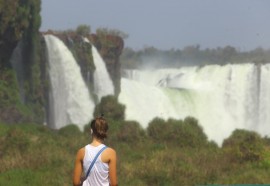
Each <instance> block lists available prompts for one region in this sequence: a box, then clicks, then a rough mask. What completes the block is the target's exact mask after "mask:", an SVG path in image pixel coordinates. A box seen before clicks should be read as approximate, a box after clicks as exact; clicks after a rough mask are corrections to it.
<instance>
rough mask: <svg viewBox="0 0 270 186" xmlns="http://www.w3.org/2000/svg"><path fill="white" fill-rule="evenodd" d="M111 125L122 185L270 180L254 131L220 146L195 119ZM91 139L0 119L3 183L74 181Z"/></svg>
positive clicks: (266, 156)
mask: <svg viewBox="0 0 270 186" xmlns="http://www.w3.org/2000/svg"><path fill="white" fill-rule="evenodd" d="M112 125H114V126H112ZM110 128H111V129H113V130H111V133H110V136H109V138H108V139H107V140H106V144H107V145H109V146H112V147H113V148H115V149H116V151H117V154H118V179H119V185H129V186H138V185H140V186H148V185H166V186H170V185H171V186H173V185H176V186H178V185H217V184H266V183H270V177H269V175H270V149H269V139H266V138H261V137H260V136H259V135H258V134H256V133H254V132H250V131H245V130H236V131H234V132H233V133H232V135H231V136H230V137H229V138H227V139H226V140H225V141H224V143H223V145H222V147H218V146H217V145H216V144H214V143H213V142H209V141H208V140H207V138H206V136H205V134H204V133H203V131H202V129H201V128H200V126H199V125H198V122H197V120H195V119H194V118H186V119H185V120H183V121H176V120H168V121H164V120H161V119H158V118H156V119H154V120H153V121H152V122H151V123H150V125H149V127H148V128H147V129H142V128H141V127H140V125H139V124H138V123H136V122H133V121H111V122H110ZM89 141H90V135H89V133H88V132H87V131H84V132H81V131H80V130H79V129H78V127H77V126H75V125H69V126H66V127H64V128H62V129H60V130H52V129H48V128H47V127H45V126H42V125H35V124H17V125H6V124H1V123H0V165H1V166H0V185H14V186H16V185H20V186H24V185H28V186H29V185H43V186H46V185H54V186H57V185H59V186H65V185H72V171H73V163H74V158H75V155H76V152H77V150H78V149H79V148H80V147H82V146H84V145H86V144H87V143H88V142H89Z"/></svg>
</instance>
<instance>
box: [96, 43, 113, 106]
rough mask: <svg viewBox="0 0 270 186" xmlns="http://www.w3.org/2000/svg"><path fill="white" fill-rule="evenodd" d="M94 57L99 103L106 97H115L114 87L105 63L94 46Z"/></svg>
mask: <svg viewBox="0 0 270 186" xmlns="http://www.w3.org/2000/svg"><path fill="white" fill-rule="evenodd" d="M92 55H93V59H94V64H95V67H96V70H95V72H94V92H95V94H96V95H97V96H98V101H100V100H101V98H102V97H104V96H107V95H114V86H113V83H112V80H111V78H110V76H109V73H108V71H107V68H106V66H105V63H104V61H103V59H102V58H101V56H100V55H99V53H98V51H97V49H96V47H95V46H94V45H92Z"/></svg>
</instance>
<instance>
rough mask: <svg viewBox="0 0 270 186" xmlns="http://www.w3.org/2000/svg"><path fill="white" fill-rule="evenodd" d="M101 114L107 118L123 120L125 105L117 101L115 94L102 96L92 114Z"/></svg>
mask: <svg viewBox="0 0 270 186" xmlns="http://www.w3.org/2000/svg"><path fill="white" fill-rule="evenodd" d="M101 114H103V115H104V117H105V118H106V119H108V120H115V121H123V120H124V116H125V106H124V105H122V104H120V103H118V101H117V98H116V97H115V96H106V97H103V98H102V99H101V101H100V103H99V104H98V105H97V106H96V108H95V112H94V115H95V116H100V115H101Z"/></svg>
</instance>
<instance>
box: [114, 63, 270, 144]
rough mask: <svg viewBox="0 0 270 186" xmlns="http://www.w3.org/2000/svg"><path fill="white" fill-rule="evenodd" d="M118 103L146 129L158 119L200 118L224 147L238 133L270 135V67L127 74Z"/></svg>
mask: <svg viewBox="0 0 270 186" xmlns="http://www.w3.org/2000/svg"><path fill="white" fill-rule="evenodd" d="M125 74H126V78H122V80H121V93H120V95H119V102H121V103H122V104H124V105H126V119H127V120H136V121H138V122H139V123H141V125H142V126H143V127H144V128H146V127H147V125H148V123H149V121H151V120H152V119H153V118H154V117H160V118H163V119H168V118H175V119H184V118H185V117H187V116H193V117H195V118H197V119H198V120H199V122H200V124H201V126H202V127H203V129H204V132H205V133H206V134H207V136H208V138H209V139H210V140H214V141H216V142H217V143H218V144H219V145H221V143H222V141H223V140H224V138H227V137H228V136H229V135H230V134H231V132H232V131H233V130H235V129H236V128H240V129H247V130H253V131H257V132H259V133H260V134H262V135H269V133H270V130H269V129H270V125H269V124H270V116H269V112H270V98H269V94H270V83H269V78H270V65H262V66H261V67H258V66H256V65H254V64H241V65H240V64H239V65H230V64H228V65H226V66H219V65H209V66H205V67H202V68H199V67H185V68H180V69H164V70H152V71H150V70H149V71H147V70H145V71H138V70H133V71H126V72H125Z"/></svg>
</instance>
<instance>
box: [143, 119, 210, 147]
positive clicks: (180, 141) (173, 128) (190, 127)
mask: <svg viewBox="0 0 270 186" xmlns="http://www.w3.org/2000/svg"><path fill="white" fill-rule="evenodd" d="M147 132H148V135H149V136H150V137H151V138H152V139H153V140H154V141H156V142H158V143H166V144H172V145H177V146H180V147H202V146H205V145H206V144H207V136H206V135H205V134H204V133H203V130H202V128H201V127H200V126H199V124H198V121H197V120H196V119H194V118H191V117H188V118H186V119H185V120H184V121H182V120H174V119H169V120H168V121H167V122H165V121H164V120H162V119H159V118H155V119H154V120H153V121H151V122H150V123H149V126H148V128H147Z"/></svg>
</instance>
